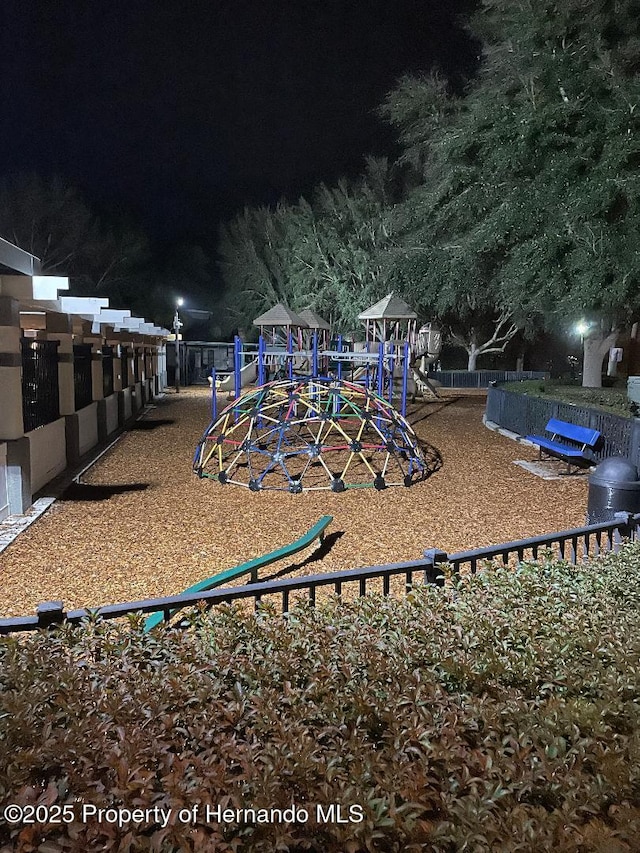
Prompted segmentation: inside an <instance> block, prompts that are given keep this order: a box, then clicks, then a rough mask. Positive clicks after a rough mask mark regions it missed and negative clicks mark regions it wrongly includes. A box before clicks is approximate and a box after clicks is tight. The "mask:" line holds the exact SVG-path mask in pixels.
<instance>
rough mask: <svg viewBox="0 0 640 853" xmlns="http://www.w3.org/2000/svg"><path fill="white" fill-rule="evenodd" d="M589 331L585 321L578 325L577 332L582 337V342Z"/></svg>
mask: <svg viewBox="0 0 640 853" xmlns="http://www.w3.org/2000/svg"><path fill="white" fill-rule="evenodd" d="M588 331H589V324H588V323H587V322H585V321H584V320H580V322H579V323H576V332H577V333H578V334H579V335H580V340H581V341H582V339H583V338H584V336H585V335H586V334H587V332H588Z"/></svg>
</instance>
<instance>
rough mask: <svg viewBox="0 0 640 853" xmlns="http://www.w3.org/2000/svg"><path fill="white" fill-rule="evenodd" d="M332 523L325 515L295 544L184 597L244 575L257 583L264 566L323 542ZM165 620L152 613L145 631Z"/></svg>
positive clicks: (213, 579)
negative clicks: (314, 542)
mask: <svg viewBox="0 0 640 853" xmlns="http://www.w3.org/2000/svg"><path fill="white" fill-rule="evenodd" d="M332 521H333V516H332V515H323V516H322V518H321V519H320V521H318V522H317V523H316V524H314V525H313V527H311V528H310V529H309V530H307V532H306V533H305V534H304V535H303V536H301V537H300V538H299V539H296V540H295V542H291V543H290V544H289V545H284V546H283V547H282V548H278V549H277V550H276V551H270V552H269V553H268V554H263V555H262V557H255V558H254V559H253V560H249V561H248V562H246V563H242V564H241V565H239V566H235V567H234V568H233V569H227V570H226V571H224V572H220V573H219V574H217V575H213V577H210V578H207V579H206V580H203V581H200V582H199V583H196V584H194V585H193V586H190V587H189V588H188V589H185V590H184V592H183V593H182V595H192V594H193V593H194V592H205V590H208V589H215V587H217V586H222V584H224V583H226V581H230V580H234V579H235V578H239V577H242V575H247V574H251V583H255V582H256V581H257V580H258V569H261V568H262V567H263V566H268V565H270V564H271V563H275V562H276V561H277V560H282V559H283V558H284V557H289V556H291V555H292V554H296V553H297V552H298V551H302V550H303V549H304V548H307V547H308V546H309V545H311V543H312V542H313V541H314V539H317V540H318V541H319V542H322V540H323V539H324V531H325V529H326V528H327V527H328V525H329V524H330V523H331V522H332ZM178 610H180V608H179V607H176V609H175V610H173V611H172V612H171V615H172V616H173V615H174V614H175V613H177V612H178ZM163 620H164V614H163V613H162V612H161V611H159V612H158V613H152V614H151V616H148V617H147V619H146V620H145V624H144V630H145V631H150V630H151V629H152V628H155V627H156V625H159V624H160V623H161V622H162V621H163Z"/></svg>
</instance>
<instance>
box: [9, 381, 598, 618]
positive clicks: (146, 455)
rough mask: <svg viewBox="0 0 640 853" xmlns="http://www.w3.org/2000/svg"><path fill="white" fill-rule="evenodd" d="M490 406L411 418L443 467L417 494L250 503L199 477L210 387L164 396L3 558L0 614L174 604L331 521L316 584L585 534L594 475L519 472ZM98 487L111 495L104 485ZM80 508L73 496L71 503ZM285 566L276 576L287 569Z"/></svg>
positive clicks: (432, 409)
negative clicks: (403, 563) (198, 449)
mask: <svg viewBox="0 0 640 853" xmlns="http://www.w3.org/2000/svg"><path fill="white" fill-rule="evenodd" d="M483 411H484V399H482V398H479V397H461V398H457V399H452V400H447V401H445V402H444V403H433V404H427V405H424V406H420V407H417V406H414V407H411V408H410V410H409V420H410V422H411V423H412V424H414V428H415V430H416V432H417V433H418V435H419V436H420V437H421V438H423V439H424V440H426V441H428V442H429V443H430V444H432V445H434V446H435V447H436V448H437V449H438V450H439V451H440V454H441V456H442V458H443V465H442V468H441V469H440V471H438V472H437V473H436V474H434V475H433V476H432V477H431V478H430V479H429V480H427V481H425V482H423V483H419V484H417V485H415V486H413V487H412V488H409V489H406V488H402V487H400V488H394V489H387V490H386V491H383V492H376V491H375V490H373V489H357V490H354V491H349V492H346V493H343V494H334V493H332V492H330V491H327V492H324V491H321V492H307V493H303V494H302V495H291V494H288V493H274V492H270V493H257V494H256V493H252V492H249V491H248V490H247V489H241V488H238V487H234V486H220V485H219V484H217V483H215V482H212V481H208V480H198V478H197V477H195V475H194V474H193V473H192V471H191V460H192V457H193V453H194V450H195V446H196V444H197V441H198V439H199V438H200V436H201V434H202V433H203V432H204V429H205V428H206V426H207V425H208V423H209V395H208V393H207V391H206V390H205V389H189V390H187V391H184V392H182V393H181V394H180V395H175V394H173V393H171V394H169V395H168V396H167V397H166V398H165V399H164V400H163V401H159V403H158V405H157V407H156V408H155V409H153V410H152V411H151V412H150V413H149V416H148V418H147V420H145V421H143V422H140V423H138V425H137V428H134V429H133V430H131V431H129V432H127V433H126V434H125V435H124V436H123V437H122V438H121V439H120V441H119V442H118V443H117V444H116V445H115V446H114V447H113V449H112V450H110V451H109V452H108V453H107V454H106V455H105V456H103V457H102V458H101V459H100V461H99V462H98V463H97V464H96V465H95V466H94V467H93V468H92V469H91V470H90V471H89V472H88V473H87V474H86V475H85V476H84V478H83V482H84V483H85V484H87V485H88V488H82V487H81V488H78V489H76V490H75V494H73V493H70V494H68V495H67V499H64V500H59V501H57V502H56V503H55V504H54V505H53V507H52V508H51V509H50V510H49V511H48V512H47V513H46V514H45V515H44V516H42V517H41V518H40V519H39V520H38V521H36V522H35V523H34V524H33V525H32V526H31V527H29V528H28V529H27V530H26V531H25V532H24V533H23V534H22V535H21V536H19V537H18V539H17V540H16V541H15V542H14V543H13V544H12V545H10V546H9V547H8V548H7V549H6V550H5V551H4V552H3V553H2V554H0V577H1V579H2V583H1V585H0V615H3V616H13V615H27V614H31V613H33V612H34V609H35V607H36V605H37V604H38V603H39V602H41V601H45V600H53V599H62V600H63V601H64V603H65V606H66V607H67V608H73V607H82V606H91V607H97V606H99V605H101V604H107V603H114V602H119V601H127V600H133V599H139V598H148V597H153V596H160V595H170V594H174V593H178V592H181V591H182V590H183V589H184V588H185V587H186V586H188V585H190V584H193V583H195V582H196V581H199V580H202V579H203V578H204V577H207V576H209V575H212V574H215V573H216V572H218V571H221V570H222V569H225V568H229V567H230V566H233V565H235V564H237V563H239V562H242V561H244V560H247V559H250V558H251V557H255V556H257V555H259V554H262V553H265V552H266V551H269V550H271V549H273V548H276V547H280V546H281V545H283V544H285V543H287V542H290V541H292V540H293V539H295V538H297V537H298V536H300V535H301V534H302V533H304V532H305V530H307V529H308V528H309V527H310V526H311V525H312V524H314V523H315V522H316V521H317V519H318V518H319V517H320V516H321V515H324V514H331V515H333V516H334V521H333V522H332V524H331V526H330V527H329V529H328V533H333V534H334V539H335V541H333V545H332V547H331V550H330V552H329V553H328V554H327V556H326V557H325V558H324V559H323V560H322V562H319V561H316V562H312V563H309V564H308V565H307V566H305V567H304V568H303V569H301V570H300V571H301V572H307V573H315V572H321V571H335V570H337V569H348V568H356V567H358V566H364V565H372V564H377V563H385V562H393V561H397V560H412V559H418V558H419V557H421V556H422V552H423V550H424V549H425V548H428V547H436V546H437V547H438V548H441V549H443V550H445V551H449V552H453V551H457V550H462V549H465V548H473V547H476V546H480V545H489V544H492V543H498V542H503V541H506V540H509V539H517V538H523V537H526V536H532V535H536V534H541V533H546V532H552V531H555V530H561V529H564V528H568V527H575V526H578V525H581V524H583V523H584V516H585V508H586V500H587V478H586V477H584V476H579V477H573V478H567V479H566V480H553V481H545V480H542V479H539V478H538V477H535V476H534V475H532V474H530V473H528V472H526V471H524V470H522V469H521V468H520V467H518V466H516V465H514V464H513V460H515V459H534V458H535V451H534V450H532V449H531V448H526V447H523V446H521V445H519V444H516V443H515V442H513V441H510V440H509V439H507V438H504V437H502V436H500V435H498V434H496V433H494V432H490V431H489V430H488V429H486V427H484V425H483V424H482V414H483ZM97 486H100V487H102V488H99V489H98V488H95V487H97ZM69 498H71V499H69ZM280 568H284V567H280V565H278V569H280Z"/></svg>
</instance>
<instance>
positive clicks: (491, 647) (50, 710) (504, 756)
mask: <svg viewBox="0 0 640 853" xmlns="http://www.w3.org/2000/svg"><path fill="white" fill-rule="evenodd" d="M639 565H640V548H639V547H638V546H635V545H629V546H625V548H624V549H623V550H622V552H621V554H620V555H618V556H615V555H609V556H607V557H604V558H602V559H599V560H595V561H592V562H590V563H588V564H585V565H581V566H570V565H567V564H565V563H558V562H551V561H549V560H545V559H543V560H542V561H541V562H540V563H526V564H523V565H522V566H521V567H520V568H519V569H518V570H517V571H516V572H513V571H511V570H509V569H506V568H492V569H490V570H486V571H483V572H482V573H480V574H478V575H477V576H475V577H470V578H465V579H462V580H459V581H454V582H453V583H451V584H449V585H448V586H447V587H446V588H445V589H444V590H442V589H439V588H435V587H427V588H424V589H423V588H419V589H415V590H414V591H413V592H411V593H410V595H409V596H408V597H407V598H406V599H405V600H402V601H397V600H393V599H383V598H380V597H377V596H368V597H366V598H364V599H361V600H359V601H356V602H353V603H340V602H338V601H335V600H332V601H329V602H328V603H326V604H324V605H322V606H319V607H318V608H316V609H310V608H298V609H296V610H294V611H293V612H292V613H291V614H290V615H289V617H288V618H287V619H286V620H283V619H282V618H280V617H279V616H277V615H275V614H273V613H271V612H269V611H268V610H263V611H261V612H259V613H257V614H255V615H250V616H248V615H247V614H246V613H245V612H244V611H242V610H241V609H240V608H236V607H221V608H219V609H217V610H215V611H214V612H212V613H211V614H206V613H200V614H196V616H194V624H193V626H192V629H191V630H189V631H185V632H179V631H177V630H165V629H160V630H158V631H157V632H155V633H153V634H150V635H145V634H144V633H143V631H142V627H141V620H139V619H137V618H135V619H131V620H130V624H128V625H120V626H116V625H114V624H112V623H111V624H110V623H100V622H95V621H94V622H89V623H87V624H86V625H84V626H83V627H82V628H75V629H74V628H71V627H68V626H67V627H63V628H62V629H59V630H57V631H56V632H55V633H52V634H46V633H41V634H39V635H31V636H23V637H20V638H19V639H16V638H6V639H3V640H2V641H1V642H0V656H1V663H2V666H1V669H0V672H1V675H0V682H1V693H0V751H1V753H0V754H1V755H2V762H1V763H0V803H1V804H2V805H5V804H6V803H8V802H17V803H20V804H29V803H41V804H59V805H60V806H62V805H65V804H67V805H68V804H72V805H73V807H74V814H75V815H79V814H80V809H81V806H82V804H95V805H96V806H98V807H101V808H106V807H114V808H115V807H126V808H152V807H164V808H171V809H172V816H173V817H174V818H175V815H176V814H177V813H178V811H179V809H182V808H185V809H186V808H190V807H192V806H193V805H194V804H198V806H199V807H200V810H201V811H200V814H201V813H202V811H203V810H204V809H205V807H206V806H207V805H210V806H215V805H216V804H221V805H222V806H223V807H230V808H234V809H243V808H250V807H252V808H255V809H260V808H266V809H271V808H281V809H286V808H287V807H289V806H291V804H292V803H295V804H296V805H297V806H298V807H305V808H307V809H308V810H309V812H310V815H311V818H310V820H309V821H308V822H300V821H298V822H291V823H285V822H283V823H272V824H259V823H257V822H255V821H251V820H250V821H248V822H244V823H243V822H242V821H240V823H239V824H236V823H234V822H230V823H222V824H218V823H216V822H215V821H209V822H206V821H202V820H200V819H199V820H198V822H197V823H196V824H195V825H190V824H189V823H185V822H180V821H177V820H174V819H172V820H171V821H170V822H169V824H168V825H167V826H166V827H164V828H163V827H161V826H159V825H157V824H155V825H154V824H153V823H151V824H149V823H140V825H136V826H132V825H126V826H123V827H118V826H117V825H113V824H109V823H106V822H104V821H103V822H99V821H97V820H88V821H86V822H84V823H83V822H82V821H81V820H80V819H79V818H78V819H74V820H73V822H72V823H68V824H66V823H62V824H52V823H49V824H46V825H42V824H37V825H26V826H9V825H7V824H0V849H1V850H3V851H4V850H7V851H8V850H20V851H36V850H38V851H44V853H47V851H58V850H60V851H81V850H82V851H85V850H123V851H190V850H215V851H265V853H266V852H267V851H276V850H282V851H287V850H289V851H302V850H309V851H346V852H347V853H349V851H352V853H356V851H365V850H367V851H384V853H391V851H418V850H428V851H442V853H445V851H459V850H460V851H461V850H468V851H474V853H475V851H485V850H486V851H516V850H517V851H520V850H521V851H531V853H533V851H545V850H554V851H569V850H571V851H581V853H582V851H605V850H606V851H616V853H617V852H618V851H630V850H638V849H639V847H638V838H640V735H639V727H638V722H639V715H640V704H639V703H640V654H639V653H640V631H639V630H638V629H639V628H640V624H639V623H640V615H639V614H640V609H639V607H638V605H639V604H640V588H639V587H638V584H637V576H638V567H639ZM316 803H318V804H320V805H322V806H325V807H326V806H327V805H328V804H330V803H339V804H341V805H342V806H343V807H344V808H345V810H346V809H347V808H348V807H349V806H352V805H360V806H362V808H363V815H364V819H363V820H362V821H360V822H353V823H337V822H329V823H322V822H321V823H319V824H318V823H316V822H315V820H314V817H315V812H314V807H315V805H314V804H316ZM2 844H4V845H5V846H4V847H2V846H1V845H2Z"/></svg>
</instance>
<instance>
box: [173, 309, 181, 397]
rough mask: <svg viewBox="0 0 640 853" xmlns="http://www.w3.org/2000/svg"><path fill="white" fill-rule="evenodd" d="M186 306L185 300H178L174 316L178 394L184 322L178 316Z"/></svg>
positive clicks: (178, 389) (177, 390)
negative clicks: (181, 333)
mask: <svg viewBox="0 0 640 853" xmlns="http://www.w3.org/2000/svg"><path fill="white" fill-rule="evenodd" d="M183 305H184V299H183V298H182V297H181V296H180V297H179V298H178V299H176V313H175V314H174V315H173V331H174V332H175V335H176V373H175V378H176V394H177V393H178V392H179V391H180V328H181V326H182V321H181V320H180V316H179V315H178V308H181V307H182V306H183Z"/></svg>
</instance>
